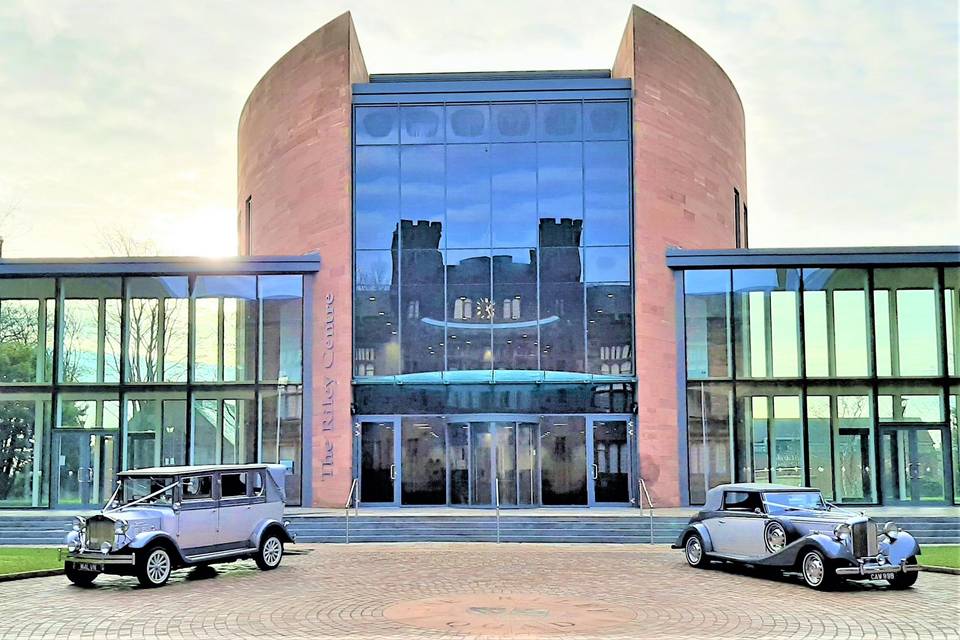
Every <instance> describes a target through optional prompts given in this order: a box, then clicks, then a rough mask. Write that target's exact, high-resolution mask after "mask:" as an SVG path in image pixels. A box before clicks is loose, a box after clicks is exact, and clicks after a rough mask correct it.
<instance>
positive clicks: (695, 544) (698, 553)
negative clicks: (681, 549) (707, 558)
mask: <svg viewBox="0 0 960 640" xmlns="http://www.w3.org/2000/svg"><path fill="white" fill-rule="evenodd" d="M702 557H703V549H702V548H701V547H700V541H699V540H697V539H696V538H690V539H689V540H687V562H689V563H690V564H700V558H702Z"/></svg>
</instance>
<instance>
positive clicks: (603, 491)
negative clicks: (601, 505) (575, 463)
mask: <svg viewBox="0 0 960 640" xmlns="http://www.w3.org/2000/svg"><path fill="white" fill-rule="evenodd" d="M592 427H593V462H592V464H591V479H592V480H593V501H594V502H630V480H629V479H630V445H629V441H628V439H627V421H626V420H605V421H599V420H595V421H594V422H593V425H592Z"/></svg>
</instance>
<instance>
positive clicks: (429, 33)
mask: <svg viewBox="0 0 960 640" xmlns="http://www.w3.org/2000/svg"><path fill="white" fill-rule="evenodd" d="M641 6H642V7H643V8H645V9H646V10H648V11H650V12H652V13H654V14H656V15H658V16H659V17H660V18H662V19H664V20H665V21H667V22H669V23H670V24H672V25H673V26H674V27H676V28H678V29H679V30H680V31H682V32H684V33H685V34H686V35H687V36H689V37H690V38H692V39H693V40H694V41H695V42H697V43H698V44H699V45H700V46H701V47H703V48H704V49H705V50H706V51H708V52H709V53H710V54H711V55H712V56H713V58H714V59H715V60H717V62H718V63H719V64H720V65H721V66H722V67H723V68H724V69H725V70H726V72H727V74H728V75H729V76H730V77H731V79H732V80H733V82H734V84H735V85H736V87H737V89H738V91H739V93H740V97H741V99H742V101H743V104H744V110H745V112H746V122H747V175H748V191H749V196H748V204H749V207H750V235H751V237H750V243H751V246H753V247H796V246H845V245H856V246H882V245H906V244H960V212H958V186H957V185H958V173H960V170H958V89H957V87H958V19H957V13H958V10H957V4H956V3H955V2H951V1H943V2H941V1H939V0H923V1H920V2H892V1H886V2H880V1H877V0H845V1H844V2H836V1H835V0H729V1H726V2H720V1H717V0H649V1H647V2H644V3H642V4H641ZM629 7H630V3H629V2H623V1H619V0H591V1H590V2H584V1H577V2H569V1H564V0H553V1H551V2H541V1H531V0H525V1H522V2H518V1H517V0H510V1H505V0H484V1H483V2H480V1H479V0H474V1H471V2H465V1H463V0H449V1H446V2H441V1H431V2H428V1H424V0H419V1H418V0H406V1H404V2H396V1H395V0H393V1H381V0H354V1H353V2H342V1H340V0H324V1H314V2H305V1H292V0H290V1H282V0H278V1H274V2H255V1H252V0H236V1H232V2H227V1H220V0H205V1H204V2H195V1H194V0H167V1H165V2H147V1H146V0H143V1H132V0H131V1H124V2H121V1H119V0H118V1H115V2H102V1H96V0H85V1H83V2H77V1H75V0H70V1H55V0H0V235H2V236H3V238H4V245H3V255H4V257H72V256H95V255H106V254H109V253H110V252H111V251H112V250H111V248H110V247H111V246H112V245H113V246H115V244H116V243H115V239H116V236H117V235H118V234H121V235H123V236H125V237H129V238H131V239H132V240H133V241H135V242H136V243H139V244H141V245H147V246H149V251H151V252H154V253H159V254H165V255H210V256H216V255H232V254H234V253H235V249H236V212H235V207H236V204H235V203H236V196H235V190H236V130H237V120H238V117H239V114H240V109H241V108H242V106H243V103H244V100H245V99H246V96H247V95H248V94H249V92H250V91H251V90H252V89H253V87H254V85H255V84H256V82H257V81H258V80H259V78H260V77H261V76H262V75H263V73H264V72H266V70H267V69H268V68H269V67H270V65H271V64H272V63H273V62H274V61H275V60H276V59H277V58H279V57H280V56H282V55H283V54H284V53H285V52H286V51H287V50H289V49H290V48H291V47H293V46H294V45H295V44H296V43H297V42H299V41H300V40H301V39H303V38H304V37H306V36H307V35H308V34H309V33H310V32H312V31H313V30H314V29H316V28H318V27H320V26H321V25H323V24H325V23H326V22H327V21H329V20H331V19H333V18H334V17H336V16H337V15H339V14H340V13H342V12H343V11H345V10H350V11H351V12H352V14H353V19H354V22H355V24H356V27H357V32H358V36H359V40H360V45H361V48H362V49H363V54H364V58H365V60H366V63H367V68H368V70H369V71H370V72H371V73H399V72H415V71H420V72H429V71H499V70H515V69H565V68H568V69H576V68H582V69H587V68H609V67H610V65H611V64H612V62H613V57H614V54H615V53H616V49H617V46H618V44H619V42H620V38H621V35H622V33H623V28H624V26H625V23H626V19H627V15H628V12H629ZM111 239H113V242H111Z"/></svg>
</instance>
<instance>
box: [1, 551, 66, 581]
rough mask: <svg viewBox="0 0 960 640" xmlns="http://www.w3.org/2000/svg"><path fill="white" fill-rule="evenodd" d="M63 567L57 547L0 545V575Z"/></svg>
mask: <svg viewBox="0 0 960 640" xmlns="http://www.w3.org/2000/svg"><path fill="white" fill-rule="evenodd" d="M62 568H63V562H62V561H61V560H60V559H59V557H58V556H57V548H56V547H50V548H38V547H0V575H6V574H9V573H20V572H22V571H39V570H41V569H62Z"/></svg>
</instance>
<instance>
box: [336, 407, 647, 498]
mask: <svg viewBox="0 0 960 640" xmlns="http://www.w3.org/2000/svg"><path fill="white" fill-rule="evenodd" d="M355 434H356V438H357V442H356V445H355V451H356V452H357V456H356V459H355V465H356V469H357V476H358V477H359V480H360V500H361V502H362V503H364V504H367V505H384V506H390V505H393V506H398V505H404V506H407V505H449V506H457V507H493V506H495V505H496V504H497V502H498V498H499V504H500V506H502V507H535V506H577V505H579V506H587V505H593V504H625V503H629V502H630V501H631V496H632V492H631V490H632V484H631V480H630V479H631V478H632V477H633V469H634V467H635V455H634V453H633V445H632V443H633V434H632V428H631V421H630V418H629V417H626V416H623V417H620V416H603V417H602V418H601V417H596V418H595V417H592V416H583V415H560V416H515V417H514V416H499V415H476V416H472V415H467V416H456V417H443V416H402V417H400V416H390V417H386V416H377V417H371V418H359V419H358V421H357V424H356V427H355ZM498 491H499V495H498Z"/></svg>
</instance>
